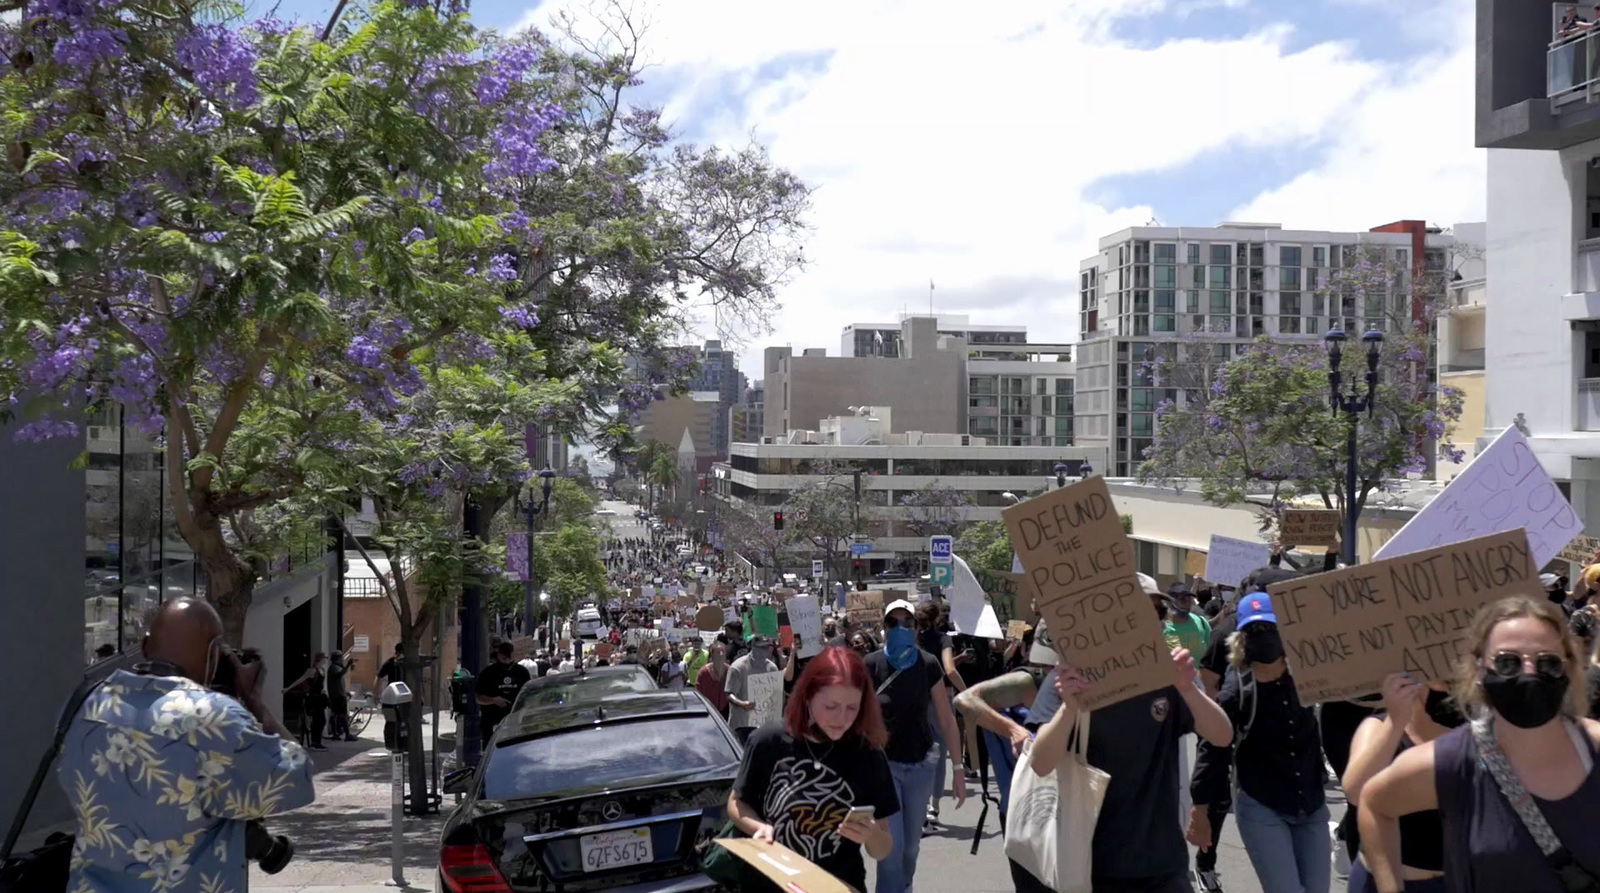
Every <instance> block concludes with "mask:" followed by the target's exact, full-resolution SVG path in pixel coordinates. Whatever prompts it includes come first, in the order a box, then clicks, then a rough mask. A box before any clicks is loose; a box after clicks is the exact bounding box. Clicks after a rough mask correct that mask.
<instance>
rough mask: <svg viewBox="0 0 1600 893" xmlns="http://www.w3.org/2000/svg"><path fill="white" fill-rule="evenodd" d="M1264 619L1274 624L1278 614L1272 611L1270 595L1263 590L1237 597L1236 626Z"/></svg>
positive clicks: (1243, 625) (1242, 627) (1240, 627)
mask: <svg viewBox="0 0 1600 893" xmlns="http://www.w3.org/2000/svg"><path fill="white" fill-rule="evenodd" d="M1260 621H1265V622H1267V623H1272V624H1276V623H1277V622H1278V615H1276V614H1274V613H1272V596H1270V595H1267V594H1266V593H1265V592H1252V593H1250V594H1249V595H1246V596H1244V597H1243V598H1240V599H1239V613H1238V628H1239V629H1244V628H1245V627H1246V626H1249V625H1250V624H1252V623H1256V622H1260Z"/></svg>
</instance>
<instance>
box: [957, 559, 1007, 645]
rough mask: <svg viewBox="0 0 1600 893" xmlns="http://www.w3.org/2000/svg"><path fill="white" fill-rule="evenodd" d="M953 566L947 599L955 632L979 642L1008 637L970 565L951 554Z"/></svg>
mask: <svg viewBox="0 0 1600 893" xmlns="http://www.w3.org/2000/svg"><path fill="white" fill-rule="evenodd" d="M951 563H952V564H953V565H955V566H954V567H953V568H951V570H952V571H953V572H954V573H953V576H954V577H955V579H954V581H953V582H952V583H951V584H950V586H948V587H946V588H945V597H946V598H947V599H948V600H949V602H950V622H951V623H952V624H954V625H955V628H956V632H959V633H963V634H965V635H969V636H977V637H978V638H980V639H1003V638H1005V630H1004V629H1002V628H1001V626H1000V619H999V618H998V617H997V616H996V615H995V612H994V608H993V607H991V606H990V605H989V600H988V599H987V598H986V597H985V596H984V592H983V587H982V586H981V585H980V584H979V583H978V578H977V576H976V575H975V574H973V573H972V568H971V566H969V565H968V564H967V562H966V560H965V559H963V558H962V557H961V556H960V555H952V556H951Z"/></svg>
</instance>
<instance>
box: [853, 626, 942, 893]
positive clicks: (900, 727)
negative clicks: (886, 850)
mask: <svg viewBox="0 0 1600 893" xmlns="http://www.w3.org/2000/svg"><path fill="white" fill-rule="evenodd" d="M913 610H914V608H913V607H912V605H911V603H910V602H908V601H906V600H905V599H896V600H894V601H892V602H890V603H889V604H888V605H887V606H886V607H885V608H884V611H883V625H884V634H883V638H884V645H883V649H882V650H880V651H874V652H872V653H871V654H869V655H867V658H866V665H867V670H868V671H869V672H871V674H872V681H873V684H874V685H875V686H876V688H877V698H878V703H879V705H880V706H881V707H882V709H883V717H884V722H885V724H886V725H887V726H888V729H889V744H888V747H887V748H886V749H885V752H886V753H887V754H888V757H889V771H890V774H891V775H892V776H893V777H894V788H895V794H896V796H897V798H898V799H899V802H900V814H899V815H898V816H897V817H896V819H895V821H893V822H891V823H890V828H891V830H892V831H893V832H894V851H893V852H891V853H890V854H889V855H888V856H887V857H885V858H883V859H879V860H878V893H903V891H905V890H908V889H910V887H911V879H912V877H913V876H914V875H915V873H916V870H917V855H918V853H920V852H921V850H922V824H923V819H924V818H926V816H927V811H928V802H929V801H930V800H931V799H932V797H933V788H934V785H935V783H936V776H937V772H938V768H939V763H938V761H937V760H938V753H939V752H938V750H936V749H935V748H934V746H933V745H934V737H933V729H932V727H931V726H930V724H929V722H928V716H929V711H930V709H931V711H932V713H933V715H934V716H936V717H937V718H938V727H939V731H940V733H941V735H942V737H943V738H944V744H945V747H946V748H948V750H949V753H950V756H951V758H952V759H954V760H955V761H957V762H960V759H961V735H960V733H959V732H957V731H956V717H955V713H954V711H953V710H952V709H951V707H950V696H949V695H948V694H946V693H945V687H944V668H943V667H940V666H939V660H938V658H936V657H934V656H933V655H931V654H929V653H928V652H926V651H923V650H922V649H921V648H918V647H917V633H916V628H915V626H914V621H913V619H912V611H913ZM952 786H953V788H954V793H955V797H956V807H957V808H960V806H961V804H962V803H964V802H966V799H967V780H966V776H965V775H963V774H962V773H960V772H957V773H955V775H954V780H953V783H952Z"/></svg>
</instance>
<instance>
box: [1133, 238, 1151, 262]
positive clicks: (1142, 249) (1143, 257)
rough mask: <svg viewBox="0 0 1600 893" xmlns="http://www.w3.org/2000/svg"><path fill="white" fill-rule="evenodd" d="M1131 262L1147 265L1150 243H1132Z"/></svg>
mask: <svg viewBox="0 0 1600 893" xmlns="http://www.w3.org/2000/svg"><path fill="white" fill-rule="evenodd" d="M1133 262H1134V263H1136V264H1147V263H1149V262H1150V243H1149V242H1145V241H1138V242H1134V243H1133Z"/></svg>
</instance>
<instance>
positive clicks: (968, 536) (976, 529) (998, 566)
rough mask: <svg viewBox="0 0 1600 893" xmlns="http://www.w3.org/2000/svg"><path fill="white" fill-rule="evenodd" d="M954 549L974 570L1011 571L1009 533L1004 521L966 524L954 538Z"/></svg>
mask: <svg viewBox="0 0 1600 893" xmlns="http://www.w3.org/2000/svg"><path fill="white" fill-rule="evenodd" d="M955 550H956V554H958V555H960V556H961V557H962V559H964V560H965V561H966V562H967V564H968V565H970V566H971V567H972V568H973V569H974V570H977V569H979V568H982V569H984V570H990V571H1000V572H1004V573H1009V572H1010V571H1011V556H1012V549H1011V534H1010V532H1009V531H1007V530H1006V525H1005V522H1004V521H977V522H974V523H972V524H968V525H967V526H966V529H964V530H962V531H961V536H960V537H959V538H958V539H957V540H956V543H955Z"/></svg>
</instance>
